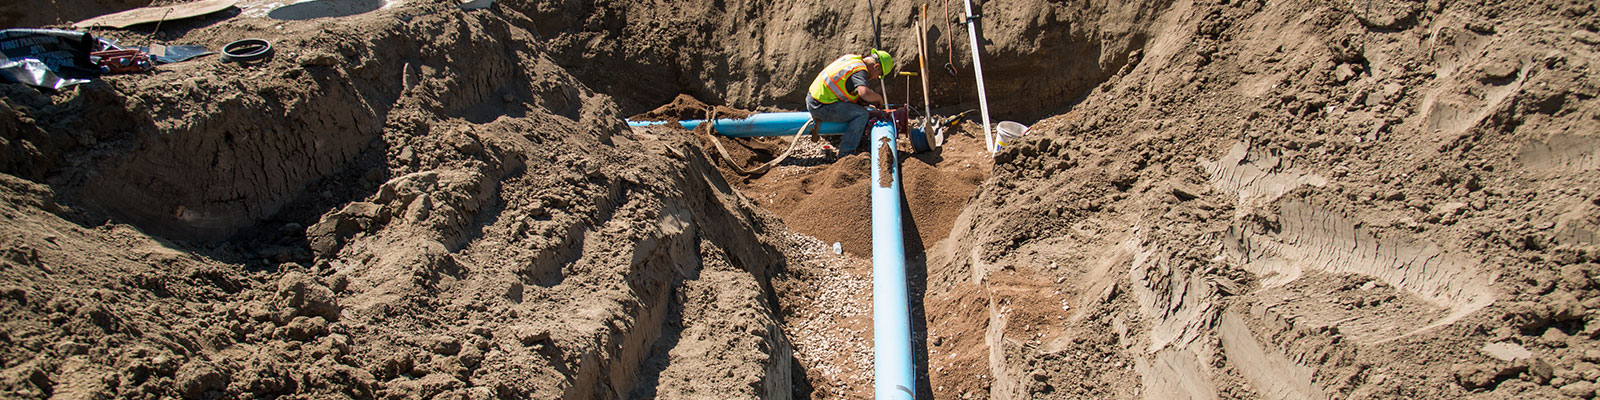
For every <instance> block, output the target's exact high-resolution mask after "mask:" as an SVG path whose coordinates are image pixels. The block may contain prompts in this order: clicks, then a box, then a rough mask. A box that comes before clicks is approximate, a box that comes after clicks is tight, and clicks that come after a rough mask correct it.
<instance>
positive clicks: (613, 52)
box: [513, 0, 1171, 120]
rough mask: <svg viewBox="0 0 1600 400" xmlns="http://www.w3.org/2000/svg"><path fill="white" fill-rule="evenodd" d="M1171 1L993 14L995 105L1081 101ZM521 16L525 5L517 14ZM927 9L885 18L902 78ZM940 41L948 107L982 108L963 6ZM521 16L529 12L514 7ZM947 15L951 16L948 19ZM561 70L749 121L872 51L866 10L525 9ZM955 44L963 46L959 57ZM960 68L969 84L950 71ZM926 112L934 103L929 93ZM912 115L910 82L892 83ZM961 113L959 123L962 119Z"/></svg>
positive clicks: (935, 81)
mask: <svg viewBox="0 0 1600 400" xmlns="http://www.w3.org/2000/svg"><path fill="white" fill-rule="evenodd" d="M1170 3H1171V2H1170V1H1140V2H1116V1H1070V2H1053V1H1042V0H1040V1H1022V2H993V3H991V4H987V5H984V6H983V7H987V8H985V9H982V10H978V11H975V12H978V13H979V14H982V15H983V19H982V21H983V22H982V24H983V25H982V26H983V27H982V30H983V31H982V33H983V38H982V39H981V40H982V41H983V43H984V49H983V51H984V55H983V57H984V58H983V66H984V70H985V74H986V75H987V80H986V83H987V85H988V90H989V102H990V104H989V106H990V110H992V111H991V112H992V113H994V115H996V116H997V118H1018V119H1024V120H1033V119H1037V118H1042V117H1044V116H1048V115H1053V114H1057V113H1060V112H1062V111H1064V109H1065V108H1066V107H1067V106H1069V105H1071V104H1074V103H1076V102H1077V101H1080V100H1081V99H1082V98H1083V97H1084V96H1086V95H1087V94H1088V92H1089V90H1090V89H1092V88H1094V87H1095V86H1096V85H1098V84H1099V83H1100V82H1103V81H1105V80H1106V79H1108V78H1109V77H1111V76H1112V75H1114V74H1116V73H1117V72H1118V71H1119V70H1121V69H1122V68H1123V67H1124V66H1125V65H1128V63H1129V59H1130V58H1129V57H1130V55H1132V53H1133V52H1134V51H1135V50H1138V49H1139V48H1141V47H1143V46H1144V44H1145V41H1146V40H1147V38H1148V37H1149V36H1150V32H1148V29H1149V28H1150V27H1149V23H1150V22H1151V21H1152V20H1153V19H1154V18H1155V17H1156V15H1157V14H1158V13H1160V12H1161V11H1162V10H1163V9H1165V8H1166V7H1167V6H1168V4H1170ZM514 4H515V3H514ZM921 4H922V2H911V1H899V0H895V1H888V2H881V4H877V5H875V10H876V11H877V12H878V15H879V21H880V25H881V27H880V28H879V29H880V32H881V36H882V40H883V47H884V48H885V49H887V50H889V51H890V52H891V53H893V54H894V55H895V57H896V58H895V60H896V66H897V69H899V70H902V71H913V72H914V71H916V70H917V69H918V68H917V64H916V57H915V55H916V54H917V51H916V36H915V33H914V31H913V29H912V20H913V18H914V16H918V15H920V14H921V10H920V9H917V10H914V9H913V7H915V6H918V5H921ZM929 4H930V6H929V7H928V20H929V21H930V22H931V24H930V25H932V26H931V29H930V33H929V39H928V46H929V49H928V50H927V51H928V58H929V60H928V61H929V62H928V70H929V77H930V85H931V90H930V94H931V97H932V102H933V104H934V105H935V107H936V108H937V107H953V106H960V107H963V108H977V91H976V89H975V85H976V84H975V81H974V79H973V71H972V60H971V48H970V46H969V44H968V43H969V40H968V39H967V33H966V30H965V29H963V28H962V27H961V25H950V27H949V28H947V27H946V25H945V24H944V21H945V18H943V17H941V15H942V14H945V13H946V11H948V12H949V15H950V16H951V19H960V15H959V14H961V9H962V3H961V2H960V1H953V0H952V1H944V2H932V3H929ZM513 7H519V8H520V6H513ZM946 7H948V9H946ZM524 9H527V10H530V17H531V18H533V19H534V21H533V23H534V25H535V26H537V30H538V32H539V34H540V39H541V40H544V41H546V42H547V43H549V44H550V46H551V48H552V51H553V57H554V58H555V59H556V60H557V62H558V63H560V64H561V65H562V66H564V67H567V68H568V70H570V71H572V72H573V74H574V75H576V76H578V77H579V79H581V80H583V81H584V82H586V83H589V84H590V85H591V86H592V87H594V88H595V90H597V91H600V92H602V93H607V94H610V95H612V96H613V97H616V98H617V101H618V104H619V105H621V106H622V108H623V111H624V112H625V113H628V114H636V113H639V112H644V111H646V110H650V109H653V108H655V107H656V106H658V105H661V104H665V103H667V102H669V101H671V100H672V98H673V97H674V96H676V95H677V94H679V93H688V94H691V95H694V96H695V97H698V98H700V99H701V100H704V101H707V102H711V103H713V104H723V105H728V106H733V107H738V108H745V109H754V108H759V107H778V108H785V109H804V108H805V95H806V94H805V91H806V88H807V87H808V85H810V83H811V79H812V78H814V77H815V76H816V74H817V71H820V70H821V69H822V68H823V67H824V66H826V65H827V63H829V62H832V61H833V60H834V59H835V58H838V57H839V55H841V54H844V53H859V52H862V51H865V49H867V48H869V47H871V46H872V45H873V30H872V24H871V22H870V21H869V19H868V18H867V15H868V13H867V4H866V3H865V2H842V3H839V2H828V3H814V2H791V1H776V2H774V1H760V0H755V1H749V0H736V1H721V0H718V1H688V2H671V3H670V4H656V3H652V2H631V1H619V2H582V3H579V4H562V5H557V4H556V3H539V4H537V5H535V6H529V7H527V8H524ZM950 39H953V40H954V47H953V50H954V57H953V58H952V57H951V49H952V47H951V46H950V45H949V43H950ZM951 60H953V61H954V63H953V65H952V67H953V68H954V69H955V70H956V75H955V76H951V75H949V74H948V73H946V72H943V71H944V65H945V64H946V63H948V62H950V61H951ZM913 84H914V85H917V87H918V88H917V89H916V92H915V93H914V94H915V95H914V96H912V97H913V101H912V103H913V104H921V103H922V101H921V99H920V98H921V95H920V93H921V92H920V91H921V89H920V83H916V81H913ZM889 86H890V88H889V90H888V91H889V100H890V101H891V102H904V101H905V96H906V89H905V86H906V85H905V81H904V78H895V79H892V80H891V81H890V82H889ZM956 111H959V110H956Z"/></svg>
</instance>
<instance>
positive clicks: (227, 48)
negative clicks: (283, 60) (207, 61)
mask: <svg viewBox="0 0 1600 400" xmlns="http://www.w3.org/2000/svg"><path fill="white" fill-rule="evenodd" d="M271 55H272V43H271V42H268V41H266V40H263V39H244V40H239V41H235V42H233V43H228V44H226V45H223V46H222V61H224V62H227V61H233V62H248V61H256V60H260V59H263V58H267V57H268V56H271Z"/></svg>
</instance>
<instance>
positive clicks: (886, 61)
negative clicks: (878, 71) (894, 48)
mask: <svg viewBox="0 0 1600 400" xmlns="http://www.w3.org/2000/svg"><path fill="white" fill-rule="evenodd" d="M868 54H872V56H873V57H875V58H877V59H878V67H879V68H882V69H883V74H884V75H889V71H890V70H893V69H894V57H890V56H889V52H887V51H883V50H878V49H872V51H869V52H868Z"/></svg>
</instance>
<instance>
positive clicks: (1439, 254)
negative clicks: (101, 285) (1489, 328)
mask: <svg viewBox="0 0 1600 400" xmlns="http://www.w3.org/2000/svg"><path fill="white" fill-rule="evenodd" d="M1278 206H1279V210H1280V211H1279V215H1278V221H1279V222H1278V223H1279V226H1278V229H1277V230H1276V232H1273V233H1258V232H1256V231H1255V230H1252V229H1247V228H1242V227H1239V226H1235V227H1232V228H1230V229H1229V230H1228V232H1227V233H1226V237H1227V239H1226V240H1225V241H1224V243H1225V245H1226V247H1227V250H1228V252H1229V254H1230V255H1231V256H1233V257H1234V258H1235V259H1236V260H1238V261H1239V263H1240V264H1241V266H1242V267H1244V269H1245V270H1248V271H1250V272H1251V273H1254V274H1256V275H1258V276H1261V277H1263V278H1262V285H1263V287H1275V286H1281V285H1284V284H1287V283H1289V282H1291V281H1294V280H1297V279H1299V278H1300V277H1301V276H1302V275H1303V274H1305V273H1306V272H1309V271H1321V272H1329V273H1336V274H1356V275H1363V276H1369V277H1373V278H1376V279H1378V280H1380V281H1382V282H1384V283H1387V284H1389V285H1391V286H1393V287H1395V288H1398V289H1400V290H1403V291H1405V292H1407V293H1410V294H1412V295H1416V296H1418V297H1420V298H1421V299H1422V300H1424V301H1427V302H1428V303H1430V304H1432V305H1434V306H1436V307H1439V308H1444V309H1447V310H1449V315H1446V316H1445V317H1443V318H1439V319H1437V320H1434V321H1431V322H1430V323H1428V324H1427V325H1425V326H1423V327H1421V328H1418V329H1415V330H1412V331H1410V332H1408V333H1406V334H1405V335H1401V336H1398V337H1388V338H1381V339H1378V340H1377V342H1386V341H1390V340H1395V339H1399V338H1401V337H1405V336H1410V335H1413V334H1416V333H1420V332H1423V331H1426V330H1428V329H1432V328H1436V327H1440V326H1444V325H1448V324H1450V323H1452V322H1455V321H1457V320H1460V319H1461V318H1462V317H1465V316H1466V315H1467V314H1471V313H1472V312H1474V311H1477V310H1480V309H1482V308H1484V307H1486V306H1488V305H1489V304H1490V303H1493V302H1494V297H1495V295H1494V291H1493V289H1492V285H1491V284H1492V278H1491V277H1490V276H1489V275H1488V274H1486V273H1484V272H1482V271H1481V270H1480V269H1479V268H1478V267H1477V266H1476V265H1475V264H1474V263H1472V262H1469V261H1467V260H1465V259H1462V258H1460V257H1458V256H1455V255H1453V254H1449V253H1446V252H1445V251H1444V250H1442V249H1440V248H1439V247H1438V246H1436V245H1433V244H1432V243H1426V242H1424V243H1414V242H1411V241H1408V240H1402V239H1388V238H1378V237H1376V236H1374V235H1373V234H1371V233H1370V232H1368V231H1367V230H1366V229H1365V228H1362V227H1358V226H1356V225H1355V224H1353V223H1351V222H1350V221H1349V220H1347V219H1346V218H1345V217H1344V216H1343V215H1341V214H1339V213H1337V212H1334V211H1329V210H1326V209H1324V208H1322V207H1318V206H1315V205H1313V204H1310V203H1307V202H1305V201H1301V200H1285V201H1282V202H1280V203H1278ZM1356 335H1359V333H1357V334H1356Z"/></svg>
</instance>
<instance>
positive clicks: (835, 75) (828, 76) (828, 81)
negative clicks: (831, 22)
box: [811, 54, 867, 104]
mask: <svg viewBox="0 0 1600 400" xmlns="http://www.w3.org/2000/svg"><path fill="white" fill-rule="evenodd" d="M866 70H867V63H865V62H863V61H861V56H858V55H855V54H845V55H844V57H839V59H838V60H833V63H832V64H828V67H827V68H823V69H822V73H819V74H817V79H816V80H813V81H811V98H813V99H817V102H820V103H822V104H831V103H837V102H839V101H840V100H844V101H848V102H852V103H854V102H855V101H856V98H858V97H860V96H859V95H857V94H855V93H851V92H850V89H852V88H850V87H849V86H850V75H855V73H857V72H865V71H866Z"/></svg>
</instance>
